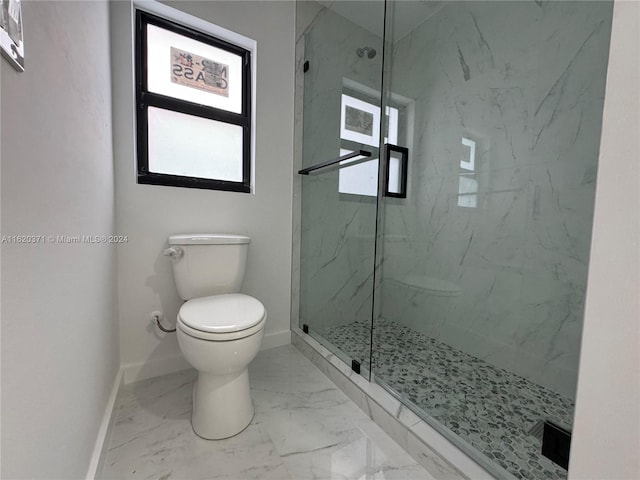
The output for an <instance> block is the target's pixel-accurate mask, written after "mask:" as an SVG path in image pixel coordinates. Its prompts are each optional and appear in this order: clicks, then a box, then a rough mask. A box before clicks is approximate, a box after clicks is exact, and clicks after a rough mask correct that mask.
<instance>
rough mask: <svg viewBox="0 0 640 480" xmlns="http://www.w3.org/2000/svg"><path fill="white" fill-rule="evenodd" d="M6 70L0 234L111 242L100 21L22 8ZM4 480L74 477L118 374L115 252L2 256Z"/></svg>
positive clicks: (45, 247)
mask: <svg viewBox="0 0 640 480" xmlns="http://www.w3.org/2000/svg"><path fill="white" fill-rule="evenodd" d="M22 9H23V22H24V34H25V45H26V48H25V51H26V60H25V64H26V71H25V72H24V73H17V72H16V71H15V70H13V68H12V67H11V66H10V65H9V64H8V63H7V62H6V61H5V60H4V59H2V60H0V63H1V70H2V235H31V234H35V235H45V236H47V235H82V234H86V235H108V234H109V233H112V232H113V231H114V208H113V205H114V187H113V157H112V136H111V84H110V77H109V68H110V65H109V29H108V26H109V23H108V8H107V5H106V3H104V2H100V3H98V2H68V3H65V2H23V3H22ZM2 257H3V258H2V260H3V262H2V294H3V295H2V447H3V450H2V472H1V476H2V478H11V479H15V478H28V479H34V478H48V479H53V478H61V479H70V478H81V477H84V475H85V473H86V472H87V467H88V465H89V457H90V455H91V452H92V450H93V446H94V442H95V441H96V435H97V432H98V427H99V425H100V422H101V420H102V416H103V413H104V411H105V406H106V403H107V398H108V396H109V393H110V391H111V387H112V384H113V382H114V378H115V376H116V372H117V370H118V366H119V355H118V332H117V329H118V326H117V321H116V320H115V316H116V309H115V303H116V302H115V267H116V264H115V248H114V247H113V246H110V245H105V244H102V245H87V244H84V245H83V244H67V245H64V244H55V243H52V242H47V243H46V244H38V245H15V244H6V243H5V244H3V245H2Z"/></svg>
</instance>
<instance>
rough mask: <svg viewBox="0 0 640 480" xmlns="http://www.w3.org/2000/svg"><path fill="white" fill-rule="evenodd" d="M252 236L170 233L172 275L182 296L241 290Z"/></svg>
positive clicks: (168, 253)
mask: <svg viewBox="0 0 640 480" xmlns="http://www.w3.org/2000/svg"><path fill="white" fill-rule="evenodd" d="M250 242H251V239H250V238H249V237H246V236H244V235H233V234H223V233H203V234H200V233H191V234H182V235H172V236H170V237H169V248H168V249H167V250H165V254H166V255H168V256H169V257H171V265H172V267H173V277H174V280H175V283H176V287H177V289H178V294H179V295H180V298H182V299H183V300H191V299H192V298H198V297H207V296H209V295H221V294H223V293H236V292H239V291H240V287H241V286H242V280H243V279H244V270H245V266H246V264H247V251H248V249H249V243H250Z"/></svg>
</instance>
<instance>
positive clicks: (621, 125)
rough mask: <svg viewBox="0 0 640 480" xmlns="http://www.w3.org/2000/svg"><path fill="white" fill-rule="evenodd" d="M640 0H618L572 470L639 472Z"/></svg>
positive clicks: (623, 475)
mask: <svg viewBox="0 0 640 480" xmlns="http://www.w3.org/2000/svg"><path fill="white" fill-rule="evenodd" d="M639 32H640V3H637V2H630V1H617V2H616V3H615V7H614V17H613V33H612V36H611V53H610V57H609V71H608V76H607V90H606V96H605V105H604V123H603V131H602V143H601V147H600V162H599V165H600V166H599V169H598V181H597V182H598V183H597V188H596V204H595V218H594V228H593V242H592V247H591V261H590V264H589V284H588V287H587V300H586V312H585V320H584V332H583V338H582V353H581V358H580V372H579V376H578V396H577V403H576V415H575V421H574V430H573V443H572V447H571V448H572V451H571V463H570V468H569V473H570V475H569V476H570V478H574V479H577V478H585V479H595V478H603V479H604V478H606V479H637V478H640V455H639V453H638V452H640V347H639V346H640V168H639V164H638V161H639V159H640V140H639V139H638V132H639V131H640V34H639Z"/></svg>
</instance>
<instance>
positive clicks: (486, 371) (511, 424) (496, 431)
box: [318, 320, 574, 480]
mask: <svg viewBox="0 0 640 480" xmlns="http://www.w3.org/2000/svg"><path fill="white" fill-rule="evenodd" d="M318 333H320V335H321V336H322V337H324V338H325V339H326V340H328V341H329V342H330V343H331V344H333V345H334V346H336V347H338V348H339V349H340V350H342V351H343V352H344V353H346V354H348V355H350V356H351V357H352V358H355V359H356V360H359V361H361V362H363V360H364V359H365V358H368V356H369V351H370V334H371V332H370V324H369V323H368V322H354V323H351V324H348V325H343V326H339V327H331V328H327V329H324V330H322V331H320V332H318ZM374 338H375V339H376V340H375V342H376V343H375V348H374V358H373V362H374V372H375V375H376V378H377V379H379V380H382V382H384V383H386V384H387V385H388V386H390V387H391V388H393V389H394V390H395V391H396V392H399V393H401V395H402V396H403V398H405V399H408V400H409V401H410V402H411V403H413V404H414V405H415V406H417V407H418V408H419V409H420V410H422V411H424V412H426V413H427V414H428V415H429V416H430V417H432V418H434V419H435V420H437V421H438V422H439V423H440V424H442V425H444V426H445V427H447V428H448V429H449V430H451V431H452V432H454V433H455V434H456V435H458V436H459V437H461V438H462V439H464V440H465V441H467V442H468V443H470V444H471V445H473V446H474V447H475V448H476V449H477V450H479V451H480V452H482V453H483V454H484V455H485V456H487V457H488V458H489V459H491V460H492V461H494V462H495V463H497V464H498V465H500V466H501V467H502V468H504V469H505V470H507V471H508V472H510V473H511V474H512V475H514V476H515V477H516V478H520V479H532V480H538V479H539V480H555V479H564V478H566V477H567V471H566V470H564V469H563V468H561V467H559V466H557V465H556V464H555V463H553V462H551V461H550V460H548V459H547V458H545V457H543V456H542V455H541V453H540V450H541V442H540V440H538V439H537V438H535V437H534V436H532V435H531V434H530V433H529V432H530V431H531V429H532V428H533V427H534V426H535V425H536V423H537V422H538V421H540V420H551V421H553V422H555V423H558V424H560V425H563V426H570V425H571V424H572V417H573V410H574V403H573V400H571V399H570V398H567V397H564V396H562V395H559V394H557V393H555V392H553V391H551V390H549V389H547V388H544V387H541V386H540V385H536V384H535V383H533V382H531V381H529V380H527V379H525V378H522V377H519V376H518V375H515V374H513V373H510V372H507V371H506V370H503V369H500V368H497V367H494V366H492V365H490V364H489V363H487V362H485V361H483V360H480V359H478V358H475V357H473V356H471V355H468V354H466V353H464V352H461V351H458V350H455V349H453V348H451V347H450V346H448V345H446V344H444V343H441V342H439V341H437V340H435V339H433V338H429V337H427V336H426V335H423V334H421V333H418V332H415V331H413V330H411V329H409V328H406V327H404V326H402V325H400V324H398V323H397V322H394V321H391V320H381V321H379V322H377V323H376V326H375V335H374ZM365 363H366V362H365Z"/></svg>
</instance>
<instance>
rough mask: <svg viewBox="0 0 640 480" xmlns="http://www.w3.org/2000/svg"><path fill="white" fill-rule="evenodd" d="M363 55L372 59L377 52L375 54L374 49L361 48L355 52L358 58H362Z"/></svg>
mask: <svg viewBox="0 0 640 480" xmlns="http://www.w3.org/2000/svg"><path fill="white" fill-rule="evenodd" d="M365 53H366V54H367V58H373V57H375V56H376V53H378V52H376V49H375V48H372V47H361V48H358V49H357V50H356V54H357V55H358V56H359V57H360V58H362V57H364V54H365Z"/></svg>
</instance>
